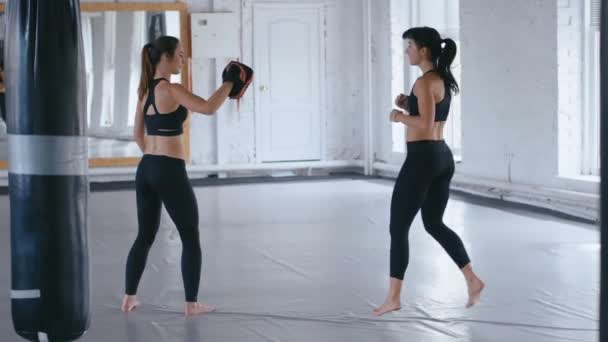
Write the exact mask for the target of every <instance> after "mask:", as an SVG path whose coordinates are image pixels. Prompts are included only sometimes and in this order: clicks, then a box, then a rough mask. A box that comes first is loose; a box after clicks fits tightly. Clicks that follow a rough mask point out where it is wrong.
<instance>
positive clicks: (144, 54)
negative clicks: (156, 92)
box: [137, 36, 179, 100]
mask: <svg viewBox="0 0 608 342" xmlns="http://www.w3.org/2000/svg"><path fill="white" fill-rule="evenodd" d="M178 44H179V39H177V38H175V37H171V36H162V37H159V38H157V39H156V40H155V41H153V42H152V43H148V44H146V45H144V47H143V49H142V51H141V79H140V80H139V88H138V89H137V93H138V95H139V99H140V100H141V99H143V98H144V96H145V95H146V92H147V91H148V84H149V83H150V80H152V78H153V77H154V73H155V72H156V66H157V65H158V63H160V59H161V57H162V56H163V54H167V55H169V57H171V58H173V55H175V50H176V49H177V45H178Z"/></svg>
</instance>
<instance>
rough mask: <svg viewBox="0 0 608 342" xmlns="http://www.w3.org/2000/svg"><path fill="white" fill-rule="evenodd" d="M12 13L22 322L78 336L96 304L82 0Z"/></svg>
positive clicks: (14, 215) (16, 270)
mask: <svg viewBox="0 0 608 342" xmlns="http://www.w3.org/2000/svg"><path fill="white" fill-rule="evenodd" d="M6 20H7V24H6V27H7V32H6V48H5V57H6V58H5V68H6V72H5V76H6V100H7V121H8V122H7V123H8V127H7V131H8V142H9V160H8V163H9V195H10V207H11V210H10V220H11V267H12V268H11V286H12V289H11V309H12V317H13V325H14V328H15V331H16V332H17V334H19V335H20V336H22V337H24V338H25V339H28V340H30V341H51V342H53V341H73V340H76V339H78V338H79V337H81V336H82V335H83V334H84V333H85V332H86V331H87V329H88V327H89V305H90V293H89V260H88V254H89V252H88V244H87V239H88V236H87V200H88V178H87V174H88V164H87V162H88V160H87V139H86V132H85V125H86V121H85V120H86V118H85V115H84V114H85V106H84V104H85V103H86V101H85V100H86V99H85V96H86V92H85V83H84V80H85V75H84V67H83V65H84V61H83V47H82V33H81V31H80V2H79V0H52V1H50V0H9V1H8V4H7V7H6Z"/></svg>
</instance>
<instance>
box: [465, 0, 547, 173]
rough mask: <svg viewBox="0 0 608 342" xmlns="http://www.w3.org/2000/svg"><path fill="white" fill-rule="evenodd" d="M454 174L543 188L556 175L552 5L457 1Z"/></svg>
mask: <svg viewBox="0 0 608 342" xmlns="http://www.w3.org/2000/svg"><path fill="white" fill-rule="evenodd" d="M460 15H461V17H460V24H461V44H462V50H461V51H462V69H463V71H462V73H463V78H462V112H463V123H462V124H463V125H462V126H463V162H462V164H460V165H459V167H458V172H460V173H462V174H465V175H470V176H480V177H485V178H489V179H496V180H499V181H507V182H514V183H519V184H538V185H548V183H551V182H552V180H553V179H554V178H555V177H556V175H557V171H558V170H557V166H558V162H557V127H558V120H557V117H558V116H557V109H558V87H557V84H558V82H557V80H558V79H557V75H558V69H557V67H558V64H557V53H556V51H557V2H556V1H555V0H537V1H529V0H512V1H503V0H467V1H462V2H461V11H460Z"/></svg>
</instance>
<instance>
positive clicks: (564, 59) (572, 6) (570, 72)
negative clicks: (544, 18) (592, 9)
mask: <svg viewBox="0 0 608 342" xmlns="http://www.w3.org/2000/svg"><path fill="white" fill-rule="evenodd" d="M583 2H584V1H583V0H576V1H575V0H562V1H559V2H558V9H557V13H558V30H557V34H558V39H557V45H558V82H559V97H558V100H559V106H558V108H559V117H558V132H559V133H558V136H559V146H558V147H559V173H560V174H562V175H574V174H578V173H579V172H580V166H581V148H582V146H581V143H582V139H581V132H582V126H581V124H582V122H581V120H582V116H581V114H582V110H583V99H584V97H583V93H582V82H583V79H582V75H583V46H584V44H583V18H584V16H583Z"/></svg>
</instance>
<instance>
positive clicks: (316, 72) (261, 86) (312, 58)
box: [253, 4, 323, 162]
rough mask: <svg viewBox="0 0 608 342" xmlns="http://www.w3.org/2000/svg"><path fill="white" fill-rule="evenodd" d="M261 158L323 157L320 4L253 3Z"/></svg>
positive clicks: (257, 122)
mask: <svg viewBox="0 0 608 342" xmlns="http://www.w3.org/2000/svg"><path fill="white" fill-rule="evenodd" d="M253 20H254V44H253V46H254V67H255V70H256V82H255V85H256V87H255V94H256V145H257V154H258V161H260V162H278V161H302V160H319V159H321V109H322V106H321V91H322V89H321V88H322V84H321V71H322V70H321V52H322V51H323V49H322V46H323V45H322V44H323V39H322V7H321V6H319V5H309V6H306V5H295V4H275V5H268V4H255V5H254V14H253Z"/></svg>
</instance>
